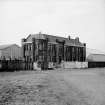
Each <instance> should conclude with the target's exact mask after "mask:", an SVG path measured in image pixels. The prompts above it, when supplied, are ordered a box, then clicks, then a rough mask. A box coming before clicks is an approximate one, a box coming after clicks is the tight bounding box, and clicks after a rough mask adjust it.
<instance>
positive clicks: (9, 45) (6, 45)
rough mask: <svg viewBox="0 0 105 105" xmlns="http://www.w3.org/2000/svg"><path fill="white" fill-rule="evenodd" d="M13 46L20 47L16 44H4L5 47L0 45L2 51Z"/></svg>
mask: <svg viewBox="0 0 105 105" xmlns="http://www.w3.org/2000/svg"><path fill="white" fill-rule="evenodd" d="M13 45H15V46H17V47H19V46H18V45H16V44H4V45H0V50H3V49H6V48H8V47H11V46H13ZM19 48H20V47H19Z"/></svg>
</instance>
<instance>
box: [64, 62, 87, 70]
mask: <svg viewBox="0 0 105 105" xmlns="http://www.w3.org/2000/svg"><path fill="white" fill-rule="evenodd" d="M62 68H64V69H69V68H88V62H63V63H62Z"/></svg>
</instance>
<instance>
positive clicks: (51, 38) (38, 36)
mask: <svg viewBox="0 0 105 105" xmlns="http://www.w3.org/2000/svg"><path fill="white" fill-rule="evenodd" d="M32 38H36V39H46V38H48V39H49V42H50V43H55V42H56V39H58V40H59V41H65V45H68V46H81V47H84V44H83V43H81V42H76V41H75V39H71V38H70V40H69V39H68V38H65V37H60V36H54V35H47V34H30V35H29V36H28V37H27V38H26V40H27V41H32Z"/></svg>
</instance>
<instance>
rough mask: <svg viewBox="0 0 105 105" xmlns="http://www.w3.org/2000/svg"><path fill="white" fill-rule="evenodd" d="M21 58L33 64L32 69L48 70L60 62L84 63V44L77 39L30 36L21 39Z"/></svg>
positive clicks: (42, 35)
mask: <svg viewBox="0 0 105 105" xmlns="http://www.w3.org/2000/svg"><path fill="white" fill-rule="evenodd" d="M22 56H23V58H24V60H25V61H26V62H33V65H34V68H36V67H38V68H41V69H48V68H53V67H56V66H58V65H60V64H62V62H85V59H86V44H85V43H81V42H80V41H79V38H78V37H77V38H75V39H71V38H70V36H69V37H68V38H64V37H58V36H52V35H47V34H42V33H39V34H30V35H29V36H28V37H27V38H26V39H25V38H24V39H22Z"/></svg>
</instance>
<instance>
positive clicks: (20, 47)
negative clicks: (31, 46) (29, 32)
mask: <svg viewBox="0 0 105 105" xmlns="http://www.w3.org/2000/svg"><path fill="white" fill-rule="evenodd" d="M13 45H16V46H17V47H18V48H21V47H20V46H19V45H17V44H10V45H8V46H7V47H5V48H2V49H0V50H4V49H7V48H8V47H10V46H13Z"/></svg>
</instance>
